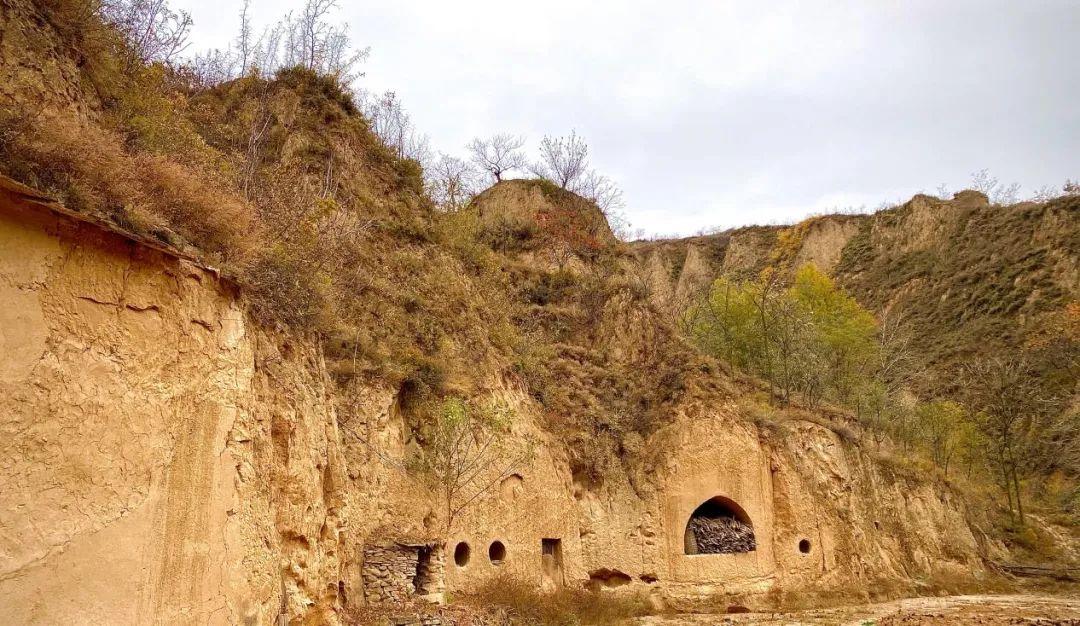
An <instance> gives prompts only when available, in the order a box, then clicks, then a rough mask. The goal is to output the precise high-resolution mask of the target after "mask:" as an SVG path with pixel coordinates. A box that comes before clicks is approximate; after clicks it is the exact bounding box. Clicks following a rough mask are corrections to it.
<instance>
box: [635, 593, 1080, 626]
mask: <svg viewBox="0 0 1080 626" xmlns="http://www.w3.org/2000/svg"><path fill="white" fill-rule="evenodd" d="M638 624H639V625H640V626H706V625H708V626H711V625H713V624H716V625H726V624H731V625H736V624H752V625H758V626H766V625H768V626H780V625H787V624H807V625H824V624H829V625H835V624H843V625H844V626H849V625H850V626H871V625H873V626H922V625H924V624H961V625H975V624H979V625H993V626H997V625H1005V624H1009V625H1013V624H1017V625H1019V624H1040V625H1043V626H1051V625H1058V624H1065V625H1070V626H1073V625H1075V626H1080V598H1076V597H1071V598H1070V597H1061V596H1039V595H1008V596H989V595H985V596H983V595H977V596H948V597H944V598H908V599H904V600H894V601H892V602H882V603H880V604H864V605H859V606H848V607H837V608H833V609H811V610H806V611H797V612H793V613H746V614H742V615H699V614H692V615H671V616H652V617H646V618H642V619H640V620H639V621H638Z"/></svg>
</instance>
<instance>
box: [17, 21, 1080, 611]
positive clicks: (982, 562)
mask: <svg viewBox="0 0 1080 626" xmlns="http://www.w3.org/2000/svg"><path fill="white" fill-rule="evenodd" d="M0 8H2V11H0V32H2V33H3V35H2V37H0V85H2V87H0V174H2V176H0V297H2V299H3V300H4V301H5V302H7V303H9V306H7V307H5V308H4V311H3V312H0V322H2V323H0V396H2V397H3V398H4V400H3V401H2V402H0V434H2V435H3V439H4V440H5V441H7V442H8V443H6V444H5V445H4V446H3V447H0V466H2V467H4V468H5V475H6V476H7V479H6V480H5V481H3V483H2V484H0V622H3V623H31V624H38V623H40V624H45V623H79V622H86V621H92V622H94V623H192V624H194V623H199V624H202V623H251V624H263V623H274V622H280V621H289V622H290V623H301V624H341V623H363V620H367V619H370V620H373V621H374V620H388V619H391V618H393V619H399V618H401V616H402V615H405V616H407V618H404V619H417V618H416V616H418V615H421V614H424V615H431V614H434V613H438V614H439V617H438V619H439V620H443V622H442V623H447V624H454V623H462V624H467V623H470V622H469V619H471V618H475V617H476V616H477V615H480V616H481V618H483V619H490V620H491V621H492V623H506V622H509V621H512V620H515V619H516V620H518V622H520V621H522V620H521V619H520V617H521V615H522V614H525V615H528V614H529V613H528V611H539V610H541V608H543V607H548V608H550V607H556V609H555V610H562V609H560V608H558V607H565V606H566V605H568V604H573V603H574V602H577V606H578V607H579V609H580V607H581V605H584V606H585V607H586V608H590V607H591V608H592V609H594V610H598V611H600V612H601V617H599V618H595V619H593V618H591V619H592V623H609V622H610V621H611V620H608V619H607V618H606V617H604V616H603V613H602V612H603V610H610V611H613V612H618V614H619V615H620V616H621V617H629V616H633V615H638V614H641V613H645V612H658V611H665V610H673V611H680V610H704V609H708V610H720V611H723V610H724V609H725V608H726V607H728V606H735V605H738V606H749V607H751V608H754V609H761V610H767V609H772V608H777V607H791V606H806V605H815V606H823V605H831V604H837V603H843V602H849V601H853V600H858V601H869V600H879V599H886V598H893V597H899V596H905V595H914V594H923V593H936V592H948V591H962V590H971V589H978V590H994V589H1001V588H1013V587H1014V586H1015V585H1017V584H1018V583H1017V582H1016V581H1015V580H1012V579H1010V578H1008V577H1006V576H1004V575H1002V574H1001V572H1000V570H998V569H997V568H996V566H995V565H994V563H995V562H997V561H1005V560H1010V559H1013V558H1035V557H1034V556H1032V555H1037V556H1038V557H1039V558H1043V557H1044V556H1046V557H1047V558H1055V559H1058V560H1060V561H1061V562H1068V561H1069V560H1070V559H1072V558H1075V555H1072V554H1070V553H1069V548H1068V546H1069V545H1070V541H1069V538H1068V537H1067V536H1063V535H1062V536H1058V537H1057V538H1056V539H1048V537H1051V536H1052V533H1061V532H1064V531H1061V530H1060V527H1058V526H1053V525H1052V524H1050V523H1048V522H1041V521H1039V522H1036V521H1033V522H1032V526H1031V527H1032V528H1038V531H1035V530H1031V531H1030V533H1036V532H1038V533H1039V534H1038V535H1037V538H1038V541H1035V542H1032V541H1030V540H1029V535H1028V534H1021V533H1022V532H1025V531H1023V530H1022V529H1021V530H1019V531H1017V530H1015V529H1012V530H1010V529H1005V528H1002V526H1001V520H1002V519H1003V515H1004V514H1003V513H1002V511H1001V507H1000V506H999V505H996V504H994V502H993V500H992V497H991V496H990V495H989V494H988V493H987V490H988V487H986V485H985V484H983V483H975V482H972V483H967V482H960V479H958V478H957V477H956V476H955V475H954V476H951V477H950V476H949V475H948V474H944V473H941V472H938V471H936V470H933V469H928V465H927V464H926V462H925V460H924V459H922V458H920V457H917V456H914V455H912V456H910V457H907V456H904V454H902V453H901V450H900V448H899V447H894V446H891V444H890V443H889V442H887V441H885V442H882V441H880V440H879V441H875V440H874V439H873V438H871V437H870V436H869V435H867V434H866V433H865V432H864V431H863V430H862V429H860V428H859V426H858V424H857V423H853V422H852V420H851V416H850V415H849V414H848V413H847V412H846V411H844V410H842V409H838V408H837V407H833V406H826V405H812V404H810V403H803V402H800V401H798V400H796V401H793V402H779V401H778V400H777V399H776V398H774V397H771V396H770V394H769V393H768V390H767V388H766V386H765V385H764V384H763V383H762V381H760V380H757V379H755V378H754V377H753V376H750V375H748V374H746V373H744V372H740V371H738V370H737V369H736V368H735V367H733V366H732V365H731V364H730V363H725V362H723V361H721V360H718V359H716V358H713V357H710V356H708V355H706V354H704V353H703V352H702V351H701V350H699V349H698V348H697V347H695V345H694V344H693V343H692V342H691V340H690V339H688V338H687V337H684V336H683V335H682V334H681V333H680V326H679V324H678V321H679V315H678V313H679V311H678V308H679V307H680V306H682V304H680V303H688V302H690V301H691V300H692V298H693V297H694V296H695V295H696V294H697V293H699V291H700V289H701V288H702V287H704V286H705V285H707V284H708V283H709V282H710V281H711V279H712V278H713V277H715V276H716V275H717V274H719V273H720V272H733V273H736V274H737V275H739V276H747V277H749V276H752V275H755V274H756V273H757V272H758V271H759V270H760V269H762V268H764V267H765V266H769V265H774V266H782V267H784V268H787V269H790V268H795V267H797V266H798V265H801V264H802V263H803V262H811V261H812V262H815V263H818V264H819V265H821V267H823V268H825V269H826V270H827V271H829V272H830V273H831V274H833V275H834V276H836V277H837V279H838V280H839V281H840V283H841V284H843V285H844V286H846V287H847V288H848V289H850V290H851V292H852V293H853V294H855V296H856V297H857V298H859V299H860V300H861V301H862V302H864V303H866V305H867V306H875V305H885V304H892V305H894V306H896V303H897V302H899V301H901V300H902V301H903V302H904V306H905V307H910V311H911V313H910V315H911V317H912V319H913V320H916V321H917V323H919V324H921V325H922V326H920V331H922V332H924V333H926V334H927V336H928V337H927V338H926V339H924V340H923V343H921V344H919V345H920V351H921V352H920V354H922V355H924V357H923V358H924V359H925V363H927V364H929V366H930V367H942V368H943V367H946V366H947V365H948V364H949V363H950V361H949V359H954V358H959V357H960V356H962V355H963V354H964V353H963V350H964V349H972V350H974V349H975V347H974V346H976V345H980V342H981V345H984V346H985V345H990V346H991V347H992V346H993V345H997V344H992V343H991V341H992V339H991V338H990V337H988V336H986V334H987V333H997V332H998V330H997V329H999V328H1001V327H1002V325H1003V324H1006V323H1016V324H1020V325H1021V326H1022V327H1024V328H1027V324H1029V323H1031V324H1034V323H1035V321H1038V320H1039V319H1040V316H1041V315H1043V314H1044V313H1046V312H1049V311H1054V310H1057V309H1058V308H1060V306H1061V305H1062V304H1063V303H1064V302H1066V301H1067V300H1068V299H1069V298H1075V295H1076V276H1077V271H1076V254H1075V253H1076V249H1075V245H1076V237H1075V234H1076V232H1075V229H1076V227H1077V221H1078V220H1076V216H1075V212H1076V210H1077V204H1076V203H1075V202H1074V201H1072V200H1068V201H1060V202H1057V203H1051V204H1049V205H1024V206H1019V207H1010V208H1008V209H1006V210H1002V211H1004V212H1000V211H999V212H998V213H994V212H993V211H994V210H996V209H993V208H989V207H986V206H984V204H985V203H980V202H979V201H978V200H979V199H978V198H975V197H973V196H971V195H970V194H967V195H963V196H961V197H958V199H957V200H956V201H954V202H950V203H936V202H934V201H931V200H929V199H925V198H916V199H914V200H913V201H912V202H911V203H908V205H905V207H901V208H898V209H896V210H894V211H893V212H886V213H881V214H877V215H875V216H870V217H837V218H832V217H827V218H820V219H818V220H813V221H810V222H807V223H804V224H803V225H799V226H796V227H792V228H788V229H783V228H749V229H741V230H737V231H733V232H730V233H724V234H721V235H717V236H711V237H704V238H697V239H694V240H688V241H675V242H651V243H646V244H641V243H639V244H633V245H628V244H624V243H622V242H620V241H618V240H617V239H616V238H615V236H614V235H613V234H612V230H611V227H610V225H609V224H608V223H607V221H606V219H605V218H604V215H603V213H602V212H601V211H600V209H599V208H598V207H597V206H596V204H594V203H593V202H590V201H589V200H586V199H585V198H583V197H581V196H579V195H577V194H574V193H572V192H570V191H567V190H566V189H562V188H560V187H559V186H557V185H555V184H554V183H552V182H550V181H546V180H505V181H502V182H498V183H497V184H494V185H492V186H491V187H489V188H488V189H487V190H485V191H483V192H482V193H480V194H478V195H477V196H476V197H475V198H473V199H472V200H471V202H470V203H469V204H468V205H467V206H465V207H463V208H461V209H460V210H457V211H451V212H443V211H440V210H438V209H437V208H436V206H435V205H434V203H433V202H432V200H431V198H429V197H428V195H427V192H426V191H425V188H424V185H423V179H422V174H423V172H422V168H421V167H420V165H419V163H417V162H416V161H413V160H410V159H407V158H402V157H401V155H400V153H399V152H396V151H394V150H393V149H391V148H389V147H388V146H387V145H385V143H384V142H383V141H381V140H380V139H379V137H378V136H377V135H376V134H375V133H374V132H373V131H372V128H371V122H370V120H369V119H368V118H366V117H365V116H364V115H363V114H362V113H361V112H360V111H359V110H358V108H357V107H356V104H355V101H354V99H353V96H352V95H351V94H350V93H349V92H348V91H347V90H345V89H344V88H343V87H342V85H341V83H340V81H339V80H338V79H336V78H334V77H332V76H327V75H325V74H320V73H319V72H317V71H313V70H310V69H304V68H301V67H289V68H284V69H282V70H280V71H277V72H275V73H274V74H273V75H272V76H262V75H260V74H259V73H258V72H252V73H249V74H246V75H244V76H242V77H241V78H237V79H234V80H227V81H222V82H219V83H216V84H211V85H204V84H200V83H197V82H196V81H194V80H192V78H191V76H190V75H188V74H186V73H185V72H184V71H182V69H179V68H176V67H172V66H170V65H168V64H163V63H147V62H144V61H143V60H141V59H138V58H135V57H133V56H131V55H132V51H131V49H130V48H129V46H128V43H125V40H124V39H123V37H121V36H120V35H119V33H117V32H116V31H115V30H114V29H113V28H112V27H110V26H109V25H108V24H106V23H104V22H103V21H102V20H101V19H100V18H99V17H98V15H97V14H96V13H94V12H88V11H85V10H82V9H85V7H84V6H83V5H78V4H76V3H70V2H65V1H64V0H56V1H55V2H46V3H32V2H27V1H24V0H0ZM32 42H37V45H31V43H32ZM989 232H993V233H994V238H993V241H990V242H988V239H990V237H989V236H988V234H987V233H989ZM999 233H1008V234H1009V239H1008V242H1010V245H1009V246H1001V245H1000V244H1001V243H1002V242H1004V241H1006V240H1005V239H1004V238H1003V237H1000V236H998V234H999ZM949 238H951V239H949ZM994 242H997V243H996V244H995V243H994ZM991 244H993V245H994V249H995V251H994V253H993V254H989V255H988V254H987V252H986V249H987V247H988V246H990V245H991ZM953 246H966V248H965V250H964V251H963V253H962V254H957V252H958V251H955V250H951V247H953ZM980 246H981V247H980ZM946 254H957V258H955V259H950V260H949V261H948V263H946V262H943V261H942V260H941V259H938V257H936V256H934V255H946ZM904 268H907V269H904ZM1003 268H1015V269H1016V272H1014V273H1005V269H1003ZM902 271H903V272H908V273H902ZM1070 272H1071V273H1070ZM986 277H992V278H994V281H995V282H993V283H992V289H991V290H990V292H989V293H992V294H1001V297H1002V301H1001V303H998V302H997V301H990V300H988V299H987V296H986V295H985V294H986V293H988V292H987V291H985V290H983V288H982V285H983V284H984V283H985V282H986V280H985V279H986ZM1006 286H1014V287H1015V288H1012V289H1009V290H1007V289H1006ZM928 290H929V291H928ZM941 294H945V295H946V297H945V298H944V299H943V298H942V297H941ZM995 297H996V296H995ZM959 302H963V303H970V304H971V306H970V307H968V308H970V310H971V311H972V313H971V314H970V316H968V317H963V319H957V318H956V315H958V313H957V312H956V310H955V309H952V308H950V307H952V303H959ZM966 310H967V309H965V311H966ZM960 314H961V315H963V312H961V313H960ZM972 316H973V317H972ZM1032 320H1034V321H1032ZM1021 321H1023V323H1022V324H1021ZM934 325H941V326H943V328H942V329H941V330H942V332H941V334H940V339H939V341H940V343H941V344H942V345H943V347H942V349H941V352H932V351H931V350H930V349H929V348H928V347H927V346H930V345H933V343H934V340H933V339H931V338H930V337H934V336H938V335H937V334H936V333H937V332H938V331H937V329H935V328H933V327H934ZM931 331H933V333H935V334H931ZM967 333H978V334H979V336H978V337H972V336H970V335H969V334H967ZM1022 336H1023V333H1015V334H1002V335H1001V337H1000V341H1001V342H1002V343H1001V345H1011V343H1010V342H1017V341H1020V340H1021V339H1022ZM995 337H996V335H995ZM993 340H994V341H996V340H997V339H993ZM965 346H966V347H965ZM903 452H907V450H904V451H903ZM971 485H976V486H977V488H971V489H969V487H970V486H971ZM716 529H721V530H716ZM724 529H728V530H731V529H734V532H736V533H737V534H738V537H739V540H738V541H737V542H732V541H730V540H729V538H728V537H726V536H724V532H726V531H725V530H724ZM1014 531H1015V532H1014ZM704 533H714V534H716V536H712V535H710V536H699V534H704ZM1025 541H1026V543H1025ZM1040 542H1041V543H1040ZM102 572H108V576H106V577H103V576H102V575H101V573H102ZM514 585H522V586H523V587H522V588H523V589H524V590H525V591H523V592H522V597H524V598H526V601H522V603H523V604H524V608H523V607H522V606H517V605H515V604H514V602H517V601H518V600H514V598H513V597H511V598H510V599H509V600H507V597H506V595H505V591H506V590H507V589H511V590H512V589H516V588H517V587H515V586H514ZM500 594H504V595H500ZM530 594H532V595H530ZM528 598H533V600H531V602H532V603H533V604H531V605H530V604H528V602H530V601H529V600H528ZM575 598H576V600H574V599H575ZM582 598H584V599H582ZM448 599H449V600H450V603H449V604H450V606H449V607H442V608H432V607H433V606H434V607H440V606H442V605H443V604H445V603H446V602H447V600H448ZM519 600H520V599H519ZM424 601H430V603H431V604H428V603H425V602H424ZM506 605H509V608H508V609H506V608H505V607H506ZM500 607H502V608H500ZM538 607H539V608H538ZM504 609H505V610H504ZM515 611H517V612H515ZM568 612H569V613H570V614H569V615H559V616H557V620H556V621H558V620H561V621H562V622H563V623H566V622H570V623H576V622H577V620H578V619H579V617H578V616H577V615H576V614H575V613H574V611H569V610H568ZM463 615H464V616H463ZM553 619H556V618H553Z"/></svg>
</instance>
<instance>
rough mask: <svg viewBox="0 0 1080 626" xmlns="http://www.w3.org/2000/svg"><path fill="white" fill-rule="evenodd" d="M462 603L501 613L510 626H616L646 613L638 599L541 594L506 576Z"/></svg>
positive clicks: (563, 592) (565, 591) (580, 593)
mask: <svg viewBox="0 0 1080 626" xmlns="http://www.w3.org/2000/svg"><path fill="white" fill-rule="evenodd" d="M462 602H463V603H465V604H468V605H471V606H474V607H477V608H481V609H484V610H488V611H501V612H504V613H505V615H506V616H507V618H508V621H509V622H510V623H511V624H515V625H520V626H578V625H580V626H590V625H596V626H600V625H603V626H617V625H619V624H629V623H631V620H632V619H633V618H635V617H638V616H641V615H646V614H647V613H648V606H647V605H646V603H645V601H644V599H643V598H641V597H640V596H636V595H628V594H613V593H609V592H598V593H594V592H590V591H586V590H584V589H568V588H563V589H560V590H559V591H557V592H553V593H543V592H541V591H539V590H538V589H537V588H536V586H535V585H533V584H530V583H528V582H525V581H522V580H520V579H516V578H512V577H508V576H507V577H499V578H494V579H492V580H490V581H489V582H488V583H486V584H485V585H484V586H483V587H481V588H480V589H479V590H477V591H476V592H474V593H472V594H469V595H468V596H465V597H464V598H462Z"/></svg>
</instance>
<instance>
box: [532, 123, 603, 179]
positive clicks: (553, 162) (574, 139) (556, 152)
mask: <svg viewBox="0 0 1080 626" xmlns="http://www.w3.org/2000/svg"><path fill="white" fill-rule="evenodd" d="M588 156H589V146H588V144H586V143H585V140H584V139H582V138H581V137H578V135H577V132H575V131H570V135H569V136H567V137H548V136H546V135H545V136H544V138H543V139H542V140H541V141H540V160H539V161H537V162H536V163H535V164H534V165H533V166H532V171H533V173H534V174H536V175H537V176H539V177H541V178H547V179H548V180H551V181H553V182H555V183H556V184H558V185H559V186H560V187H562V188H563V189H573V188H574V187H575V186H576V185H577V183H579V182H580V181H581V179H582V178H583V177H584V176H585V175H586V173H587V172H588V169H589V168H588Z"/></svg>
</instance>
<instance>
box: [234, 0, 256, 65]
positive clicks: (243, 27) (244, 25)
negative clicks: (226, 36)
mask: <svg viewBox="0 0 1080 626" xmlns="http://www.w3.org/2000/svg"><path fill="white" fill-rule="evenodd" d="M250 9H251V0H244V4H243V5H241V7H240V32H239V33H237V35H236V50H237V54H238V55H239V58H238V59H237V60H238V61H239V62H240V68H239V69H240V74H246V73H247V72H248V70H249V69H250V68H251V62H252V60H253V58H252V57H253V50H252V45H253V43H254V42H253V41H252V40H251V16H250V15H249V14H248V13H249V11H250Z"/></svg>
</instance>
